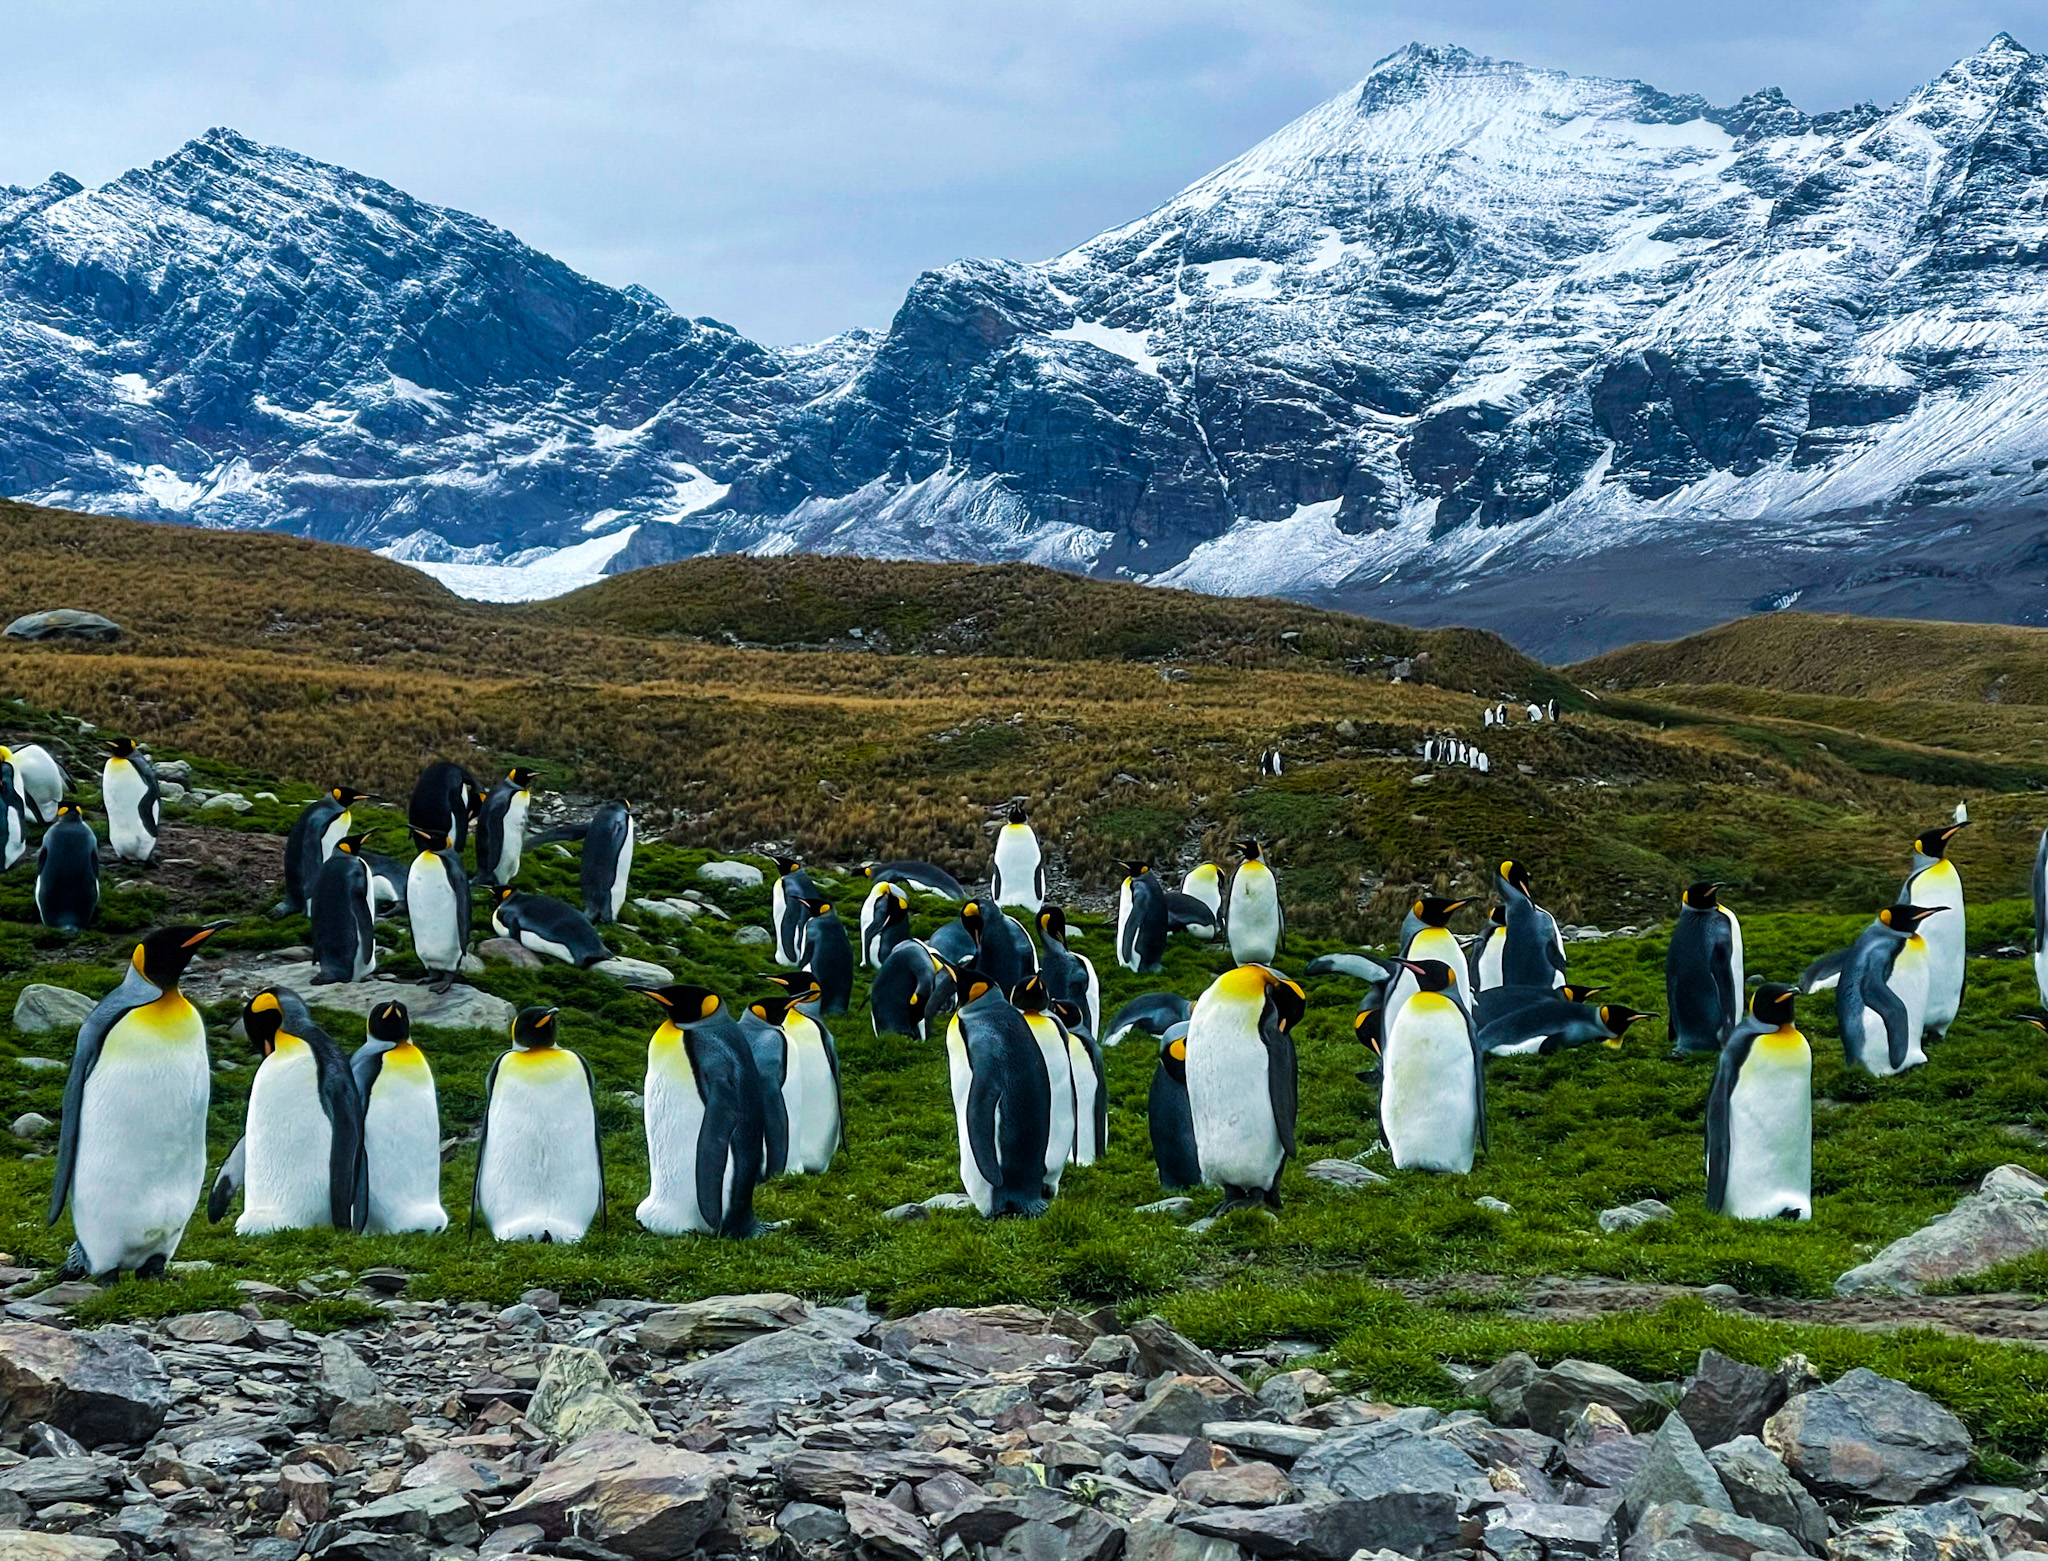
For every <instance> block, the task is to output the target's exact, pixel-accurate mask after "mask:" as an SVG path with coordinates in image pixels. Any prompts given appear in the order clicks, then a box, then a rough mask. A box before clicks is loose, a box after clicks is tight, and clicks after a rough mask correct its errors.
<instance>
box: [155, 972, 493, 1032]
mask: <svg viewBox="0 0 2048 1561" xmlns="http://www.w3.org/2000/svg"><path fill="white" fill-rule="evenodd" d="M319 975H320V967H319V965H317V964H315V963H313V962H311V961H308V960H303V959H297V960H291V959H278V958H276V957H274V956H269V955H259V956H256V957H255V958H252V959H233V960H224V961H222V962H221V963H220V964H217V965H208V966H205V967H204V968H202V969H199V970H195V971H193V972H192V973H191V974H190V975H188V976H186V977H185V978H184V980H183V981H181V982H180V983H179V985H180V986H181V987H182V988H183V990H184V992H185V995H186V996H188V997H190V998H191V999H192V1000H193V1001H194V1002H199V1003H214V1002H219V1001H221V1000H222V999H224V998H229V997H232V998H235V999H236V1000H237V1001H239V1000H240V999H241V997H242V996H243V995H245V994H247V993H249V992H253V991H256V990H258V989H259V988H262V987H266V986H275V987H284V988H287V989H288V990H290V991H293V992H296V993H297V994H298V995H299V996H300V997H302V998H304V999H305V1001H306V1006H307V1007H309V1008H311V1009H313V1010H314V1011H315V1012H318V1011H319V1010H320V1009H323V1008H327V1009H332V1010H334V1011H335V1012H337V1013H345V1014H354V1015H355V1016H356V1017H357V1018H359V1019H360V1018H364V1017H366V1016H367V1015H368V1014H369V1012H370V1010H371V1009H372V1008H375V1007H377V1006H379V1005H380V1004H383V1003H388V1002H390V1001H392V1000H393V999H394V998H396V999H397V1000H399V1001H400V1002H403V1003H404V1004H405V1007H406V1011H407V1013H409V1014H410V1015H411V1017H412V1022H413V1023H414V1024H416V1025H427V1026H429V1027H432V1028H435V1029H442V1030H490V1031H493V1032H494V1033H496V1034H499V1035H503V1034H504V1033H505V1031H506V1030H507V1029H508V1028H509V1027H510V1025H511V1023H512V1019H513V1016H514V1015H515V1014H516V1013H517V1012H518V1010H517V1009H515V1008H514V1007H513V1006H512V1005H511V1004H510V1003H508V1002H506V1001H505V999H504V998H502V997H493V996H492V995H491V994H490V993H489V992H484V991H480V990H478V989H477V988H476V987H473V986H465V985H464V984H463V983H461V982H459V981H458V982H456V983H455V985H453V986H451V987H449V988H448V990H447V991H445V992H436V991H435V990H434V989H433V988H432V987H429V986H413V985H410V984H407V985H400V984H399V983H397V982H392V981H345V982H334V983H330V984H328V985H326V986H320V985H316V984H315V983H316V981H317V979H318V977H319Z"/></svg>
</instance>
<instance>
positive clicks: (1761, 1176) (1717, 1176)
mask: <svg viewBox="0 0 2048 1561" xmlns="http://www.w3.org/2000/svg"><path fill="white" fill-rule="evenodd" d="M1707 1207H1708V1208H1709V1209H1710V1210H1712V1211H1713V1212H1714V1213H1716V1214H1727V1215H1730V1216H1732V1217H1733V1218H1735V1219H1739V1220H1771V1219H1796V1220H1807V1219H1812V1218H1813V1050H1812V1048H1811V1047H1809V1046H1808V1045H1807V1044H1806V1037H1805V1036H1803V1035H1801V1034H1800V1033H1799V1031H1798V1030H1797V1029H1796V1028H1795V1027H1794V1026H1793V1023H1792V990H1791V988H1789V987H1782V986H1777V985H1769V986H1760V987H1758V988H1757V989H1756V992H1755V994H1754V995H1753V996H1752V997H1751V998H1750V1000H1749V1013H1748V1014H1747V1015H1746V1016H1745V1017H1744V1018H1743V1020H1742V1022H1741V1023H1740V1024H1738V1025H1737V1026H1736V1027H1735V1029H1734V1031H1733V1033H1732V1034H1730V1036H1729V1037H1728V1042H1727V1044H1726V1045H1725V1046H1723V1047H1722V1048H1721V1060H1720V1062H1719V1064H1718V1065H1717V1066H1716V1067H1715V1069H1714V1087H1713V1089H1712V1090H1710V1091H1709V1092H1708V1095H1707Z"/></svg>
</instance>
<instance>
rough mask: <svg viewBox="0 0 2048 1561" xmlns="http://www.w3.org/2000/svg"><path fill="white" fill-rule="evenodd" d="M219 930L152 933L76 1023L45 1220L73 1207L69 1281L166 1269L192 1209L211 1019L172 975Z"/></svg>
mask: <svg viewBox="0 0 2048 1561" xmlns="http://www.w3.org/2000/svg"><path fill="white" fill-rule="evenodd" d="M217 930H218V929H217V928H215V927H165V928H162V929H160V930H159V931H156V932H152V933H150V934H149V935H148V936H147V937H145V938H144V939H143V940H142V941H141V942H140V943H138V944H137V945H136V946H135V952H134V953H133V954H132V955H131V956H130V957H129V961H128V969H127V971H126V973H125V974H124V976H123V978H122V981H121V984H120V985H119V986H117V987H115V988H114V990H113V991H111V992H109V993H108V994H107V995H106V996H105V997H103V998H101V999H100V1000H99V1002H98V1004H96V1005H95V1006H94V1008H93V1011H92V1012H91V1013H89V1014H87V1015H86V1017H85V1022H84V1023H83V1024H81V1025H80V1026H79V1027H78V1040H77V1042H76V1043H75V1044H74V1046H73V1047H72V1051H71V1074H70V1077H69V1078H68V1079H67V1080H66V1081H65V1084H64V1112H63V1127H62V1129H61V1131H60V1132H59V1134H58V1138H57V1176H56V1180H55V1182H54V1183H53V1185H52V1186H51V1188H50V1214H49V1219H48V1221H47V1223H49V1224H51V1225H54V1224H56V1223H57V1219H58V1216H60V1215H61V1214H62V1213H63V1212H64V1205H65V1203H66V1202H67V1201H68V1202H69V1203H70V1205H71V1224H72V1227H73V1229H74V1230H75V1231H76V1232H77V1235H78V1239H77V1241H76V1242H75V1243H74V1244H73V1246H72V1248H71V1255H70V1257H69V1258H68V1259H67V1260H66V1262H65V1265H64V1272H65V1277H67V1278H78V1277H80V1276H82V1275H91V1274H111V1273H114V1272H116V1271H118V1270H124V1269H128V1270H134V1271H136V1272H138V1273H140V1274H142V1275H144V1276H145V1277H151V1278H153V1277H155V1276H157V1275H159V1274H161V1273H162V1272H163V1271H164V1264H165V1263H167V1262H168V1261H169V1260H170V1259H171V1258H172V1257H173V1256H174V1255H175V1254H176V1252H177V1250H178V1242H179V1240H180V1238H182V1237H183V1236H184V1234H185V1224H186V1222H187V1221H188V1220H190V1219H191V1217H192V1211H193V1209H194V1208H196V1207H197V1206H198V1203H199V1189H200V1186H201V1184H202V1183H203V1182H204V1181H205V1179H206V1108H207V1105H208V1103H209V1101H210V1100H211V1097H212V1080H213V1070H212V1068H211V1067H210V1066H209V1065H208V1062H207V1056H206V1023H205V1021H204V1020H202V1019H201V1018H200V1017H199V1010H198V1009H196V1008H194V1007H193V1006H192V1004H191V1003H190V1001H188V1000H187V999H186V997H185V995H184V993H182V992H180V991H179V990H178V978H179V977H180V976H182V975H183V974H184V973H185V967H186V966H187V965H189V964H190V963H191V962H192V956H193V955H194V954H195V953H197V952H198V950H199V946H200V945H201V944H202V943H204V942H205V941H206V940H207V939H208V938H210V937H212V936H213V934H214V933H215V931H217Z"/></svg>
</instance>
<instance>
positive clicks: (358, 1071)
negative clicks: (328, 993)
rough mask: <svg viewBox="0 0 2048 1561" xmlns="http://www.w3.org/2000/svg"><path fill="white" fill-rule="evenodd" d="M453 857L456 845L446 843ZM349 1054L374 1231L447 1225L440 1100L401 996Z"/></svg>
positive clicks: (380, 1010) (379, 1012)
mask: <svg viewBox="0 0 2048 1561" xmlns="http://www.w3.org/2000/svg"><path fill="white" fill-rule="evenodd" d="M447 850H448V851H449V853H450V855H451V856H452V855H453V853H454V850H455V848H454V847H453V846H449V847H448V848H447ZM364 1028H365V1031H366V1037H367V1038H366V1039H365V1040H364V1041H363V1044H362V1045H360V1046H358V1047H357V1048H356V1050H355V1055H354V1056H352V1057H350V1058H349V1071H350V1072H351V1073H353V1074H354V1075H355V1079H356V1093H357V1094H358V1095H360V1096H361V1097H362V1101H363V1158H364V1159H365V1160H366V1161H367V1162H368V1163H369V1168H370V1217H369V1220H368V1222H367V1223H366V1224H365V1225H364V1227H363V1228H364V1229H365V1230H367V1231H368V1232H369V1233H370V1234H371V1235H373V1236H374V1235H387V1234H397V1233H399V1232H402V1231H413V1230H421V1231H429V1232H431V1231H437V1230H446V1229H447V1228H448V1211H447V1210H446V1209H445V1208H443V1207H442V1206H441V1103H440V1098H439V1096H438V1095H436V1093H435V1091H434V1070H433V1069H432V1068H431V1067H430V1066H428V1064H427V1058H426V1054H425V1053H424V1052H422V1051H421V1050H420V1048H419V1045H418V1043H417V1042H415V1041H414V1040H413V1038H412V1016H411V1015H410V1014H409V1013H408V1012H407V1011H406V1007H405V1004H403V1003H379V1004H378V1005H377V1006H376V1007H375V1008H372V1009H371V1010H370V1017H369V1020H368V1022H367V1024H366V1025H365V1026H364Z"/></svg>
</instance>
